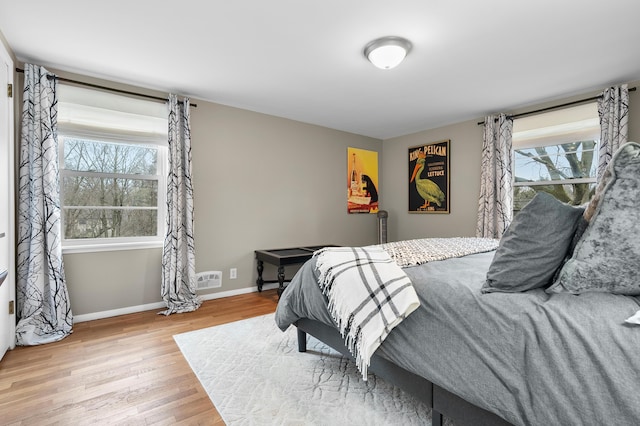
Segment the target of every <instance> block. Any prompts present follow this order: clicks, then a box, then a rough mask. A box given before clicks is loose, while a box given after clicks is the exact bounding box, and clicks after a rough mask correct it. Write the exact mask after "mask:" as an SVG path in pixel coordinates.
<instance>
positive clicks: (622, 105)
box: [598, 84, 629, 179]
mask: <svg viewBox="0 0 640 426" xmlns="http://www.w3.org/2000/svg"><path fill="white" fill-rule="evenodd" d="M598 115H599V116H600V148H599V150H598V151H599V152H598V179H600V178H601V177H602V175H603V173H604V170H605V168H606V167H607V164H609V160H611V156H612V155H613V153H614V152H616V151H617V150H618V148H620V146H622V145H624V144H625V143H627V138H628V132H629V128H628V122H629V89H628V88H627V85H626V84H623V85H622V86H619V87H610V88H608V89H606V90H605V91H604V92H603V93H602V96H601V97H600V98H599V99H598Z"/></svg>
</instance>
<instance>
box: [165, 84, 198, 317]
mask: <svg viewBox="0 0 640 426" xmlns="http://www.w3.org/2000/svg"><path fill="white" fill-rule="evenodd" d="M193 235H194V234H193V184H192V181H191V121H190V111H189V99H188V98H187V99H185V100H184V101H183V104H182V105H179V103H178V97H177V96H176V95H174V94H171V95H169V175H168V179H167V234H166V236H165V240H164V249H163V253H162V287H161V294H162V299H163V300H164V302H165V304H166V305H167V309H166V310H165V311H163V312H161V313H162V314H164V315H170V314H173V313H181V312H191V311H195V310H196V309H198V308H199V307H200V304H201V301H200V299H199V298H198V296H197V295H196V268H195V263H196V262H195V259H196V258H195V245H194V239H193Z"/></svg>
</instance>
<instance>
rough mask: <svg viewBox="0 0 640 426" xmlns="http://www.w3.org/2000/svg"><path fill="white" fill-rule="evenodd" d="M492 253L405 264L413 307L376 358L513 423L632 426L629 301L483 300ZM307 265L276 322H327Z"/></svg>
mask: <svg viewBox="0 0 640 426" xmlns="http://www.w3.org/2000/svg"><path fill="white" fill-rule="evenodd" d="M494 253H495V252H489V253H482V254H475V255H469V256H464V257H460V258H454V259H448V260H444V261H437V262H431V263H427V264H424V265H421V266H416V267H410V268H405V269H404V271H405V272H406V273H407V275H408V276H409V278H410V279H411V281H412V282H413V285H414V287H415V289H416V292H417V293H418V296H419V298H420V303H421V307H420V308H419V309H418V310H416V311H415V312H413V313H412V314H411V315H409V317H408V318H406V319H405V320H404V321H403V322H402V323H401V324H400V325H399V326H398V327H396V328H395V329H394V330H393V331H392V332H391V334H390V335H389V336H388V337H387V339H386V340H385V342H384V343H383V344H382V346H381V347H380V348H379V349H378V351H377V352H376V353H377V354H378V355H381V356H383V357H385V358H387V359H389V360H391V361H393V362H395V363H396V364H398V365H400V366H402V367H403V368H405V369H407V370H409V371H412V372H414V373H416V374H418V375H420V376H423V377H425V378H426V379H428V380H430V381H432V382H433V383H435V384H437V385H439V386H441V387H443V388H445V389H447V390H449V391H451V392H453V393H455V394H457V395H459V396H461V397H462V398H464V399H466V400H467V401H469V402H471V403H473V404H475V405H477V406H479V407H482V408H484V409H487V410H489V411H492V412H494V413H496V414H497V415H499V416H501V417H503V418H504V419H506V420H507V421H509V422H511V423H514V424H517V425H605V424H607V425H639V424H640V326H632V325H629V324H625V323H624V320H625V318H627V317H629V316H631V315H632V314H633V313H634V312H636V311H637V310H638V309H639V306H640V301H639V300H638V299H637V298H635V297H628V296H620V295H613V294H608V293H589V294H584V295H580V296H574V295H570V294H553V295H549V294H546V293H545V292H544V291H543V290H540V289H538V290H531V291H527V292H524V293H515V294H509V293H490V294H481V293H480V288H481V287H482V284H483V282H484V280H485V276H486V271H487V270H488V268H489V264H490V263H491V260H492V258H493V255H494ZM314 269H315V268H314V260H313V259H312V260H311V261H309V262H307V263H306V264H305V265H303V267H302V268H301V269H300V271H299V272H298V274H296V276H295V277H294V278H293V280H292V282H291V283H290V284H289V286H287V289H286V290H285V292H284V293H283V294H282V297H281V299H280V302H279V304H278V309H277V311H276V322H277V324H278V326H279V327H280V328H281V329H282V330H285V329H286V328H288V327H289V326H290V325H291V324H293V323H294V322H295V321H296V320H298V319H299V318H310V319H315V320H318V321H321V322H324V323H326V324H329V325H333V321H332V319H331V316H330V315H329V313H328V311H327V307H326V299H325V297H324V296H323V295H322V294H321V293H320V291H319V288H318V285H317V284H316V280H315V273H314Z"/></svg>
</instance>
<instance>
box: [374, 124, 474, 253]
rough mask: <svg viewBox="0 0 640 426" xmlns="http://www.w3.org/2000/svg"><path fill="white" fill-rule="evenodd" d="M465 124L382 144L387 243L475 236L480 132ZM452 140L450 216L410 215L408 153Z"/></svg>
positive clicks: (431, 214)
mask: <svg viewBox="0 0 640 426" xmlns="http://www.w3.org/2000/svg"><path fill="white" fill-rule="evenodd" d="M477 122H478V120H473V121H467V122H464V123H459V124H454V125H450V126H446V127H440V128H437V129H432V130H426V131H424V132H419V133H415V134H412V135H407V136H402V137H399V138H395V139H389V140H385V141H384V143H383V153H382V157H383V160H382V171H383V173H382V176H383V178H382V183H381V186H382V187H384V194H383V196H384V202H383V203H382V206H381V207H382V208H383V209H385V210H387V211H388V212H389V219H388V222H387V226H388V229H387V232H388V239H389V241H399V240H408V239H413V238H425V237H453V236H472V235H474V234H475V227H476V215H477V211H478V194H479V193H480V180H479V178H480V154H481V150H482V126H478V124H477ZM443 139H450V140H451V144H450V150H449V155H450V162H451V168H450V173H451V174H450V204H451V206H450V213H449V214H442V213H438V214H433V213H408V204H409V189H408V173H409V172H408V167H409V166H408V149H409V147H413V146H418V145H422V144H426V143H430V142H437V141H440V140H443Z"/></svg>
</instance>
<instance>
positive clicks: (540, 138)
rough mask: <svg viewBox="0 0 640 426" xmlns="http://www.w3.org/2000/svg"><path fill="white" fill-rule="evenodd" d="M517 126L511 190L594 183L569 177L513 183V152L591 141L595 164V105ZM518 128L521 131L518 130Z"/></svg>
mask: <svg viewBox="0 0 640 426" xmlns="http://www.w3.org/2000/svg"><path fill="white" fill-rule="evenodd" d="M516 120H522V121H520V122H519V123H517V124H518V125H519V126H517V125H516V122H514V132H513V135H512V136H513V140H512V149H511V155H512V157H511V159H512V164H513V173H512V175H513V180H512V184H513V189H514V191H515V189H516V188H518V187H532V186H549V185H572V184H580V183H590V184H591V183H592V184H597V177H596V176H593V177H588V178H571V179H560V180H546V181H524V182H516V180H515V178H516V161H515V158H516V150H521V149H530V148H539V147H547V146H560V145H562V144H565V143H571V142H580V141H588V140H593V141H595V142H596V145H595V147H594V154H595V157H594V158H595V159H596V160H595V161H597V154H598V147H599V144H600V122H599V119H598V110H597V104H596V103H595V102H593V103H589V104H583V105H578V106H575V107H571V108H566V109H564V110H559V111H552V112H547V113H544V114H539V115H538V116H535V117H526V118H520V119H516ZM518 127H520V128H518Z"/></svg>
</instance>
